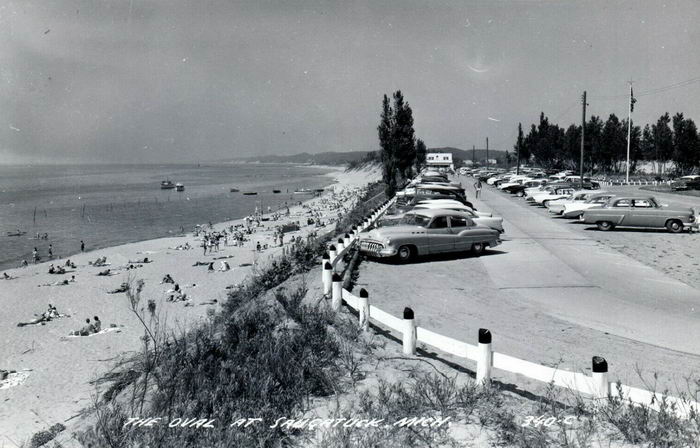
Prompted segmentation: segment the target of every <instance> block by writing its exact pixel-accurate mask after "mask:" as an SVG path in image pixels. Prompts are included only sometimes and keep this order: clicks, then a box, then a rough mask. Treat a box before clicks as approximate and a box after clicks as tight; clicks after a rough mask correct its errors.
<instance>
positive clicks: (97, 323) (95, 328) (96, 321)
mask: <svg viewBox="0 0 700 448" xmlns="http://www.w3.org/2000/svg"><path fill="white" fill-rule="evenodd" d="M92 319H93V321H94V322H93V323H92V329H93V332H94V333H99V332H100V331H101V330H102V322H101V321H100V318H99V317H97V316H94V317H93V318H92Z"/></svg>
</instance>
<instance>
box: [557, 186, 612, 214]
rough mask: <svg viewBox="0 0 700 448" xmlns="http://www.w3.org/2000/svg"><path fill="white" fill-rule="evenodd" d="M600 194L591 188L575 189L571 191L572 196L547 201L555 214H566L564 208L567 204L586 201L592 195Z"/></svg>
mask: <svg viewBox="0 0 700 448" xmlns="http://www.w3.org/2000/svg"><path fill="white" fill-rule="evenodd" d="M598 194H599V193H598V192H594V191H591V190H579V191H574V192H573V193H571V195H570V196H567V197H566V198H563V199H557V200H555V201H549V202H548V203H547V210H548V211H549V213H551V214H553V215H562V214H564V209H565V208H566V206H567V205H571V204H579V203H583V202H586V201H587V200H588V199H590V198H591V197H592V196H595V195H598Z"/></svg>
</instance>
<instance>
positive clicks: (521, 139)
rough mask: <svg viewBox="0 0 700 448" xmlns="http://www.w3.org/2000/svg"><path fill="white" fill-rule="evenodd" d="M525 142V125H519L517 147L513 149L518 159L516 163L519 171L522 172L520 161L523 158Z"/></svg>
mask: <svg viewBox="0 0 700 448" xmlns="http://www.w3.org/2000/svg"><path fill="white" fill-rule="evenodd" d="M524 141H525V137H524V136H523V124H522V123H518V140H516V142H515V146H514V147H513V149H515V154H516V156H515V158H516V163H517V170H518V171H520V160H521V158H522V156H523V143H524Z"/></svg>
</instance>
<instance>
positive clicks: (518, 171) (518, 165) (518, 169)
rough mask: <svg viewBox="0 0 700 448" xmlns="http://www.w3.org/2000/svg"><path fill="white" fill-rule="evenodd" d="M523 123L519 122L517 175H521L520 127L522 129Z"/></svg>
mask: <svg viewBox="0 0 700 448" xmlns="http://www.w3.org/2000/svg"><path fill="white" fill-rule="evenodd" d="M521 127H522V126H521V123H518V147H517V148H516V149H515V150H516V151H517V152H518V164H517V165H516V168H515V174H516V176H520V129H521Z"/></svg>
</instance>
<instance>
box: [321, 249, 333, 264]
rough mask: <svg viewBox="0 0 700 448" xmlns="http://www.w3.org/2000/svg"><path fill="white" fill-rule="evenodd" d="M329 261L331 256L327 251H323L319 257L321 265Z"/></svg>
mask: <svg viewBox="0 0 700 448" xmlns="http://www.w3.org/2000/svg"><path fill="white" fill-rule="evenodd" d="M329 261H331V256H330V255H329V254H328V252H324V253H323V257H321V267H322V268H323V266H325V265H326V263H328V262H329Z"/></svg>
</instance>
